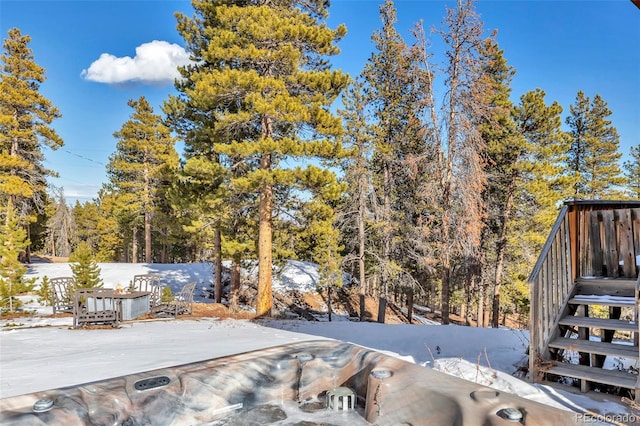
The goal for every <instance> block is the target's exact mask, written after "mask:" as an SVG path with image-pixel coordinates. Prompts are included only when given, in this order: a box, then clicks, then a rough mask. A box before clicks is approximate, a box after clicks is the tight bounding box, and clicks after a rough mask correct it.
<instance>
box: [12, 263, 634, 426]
mask: <svg viewBox="0 0 640 426" xmlns="http://www.w3.org/2000/svg"><path fill="white" fill-rule="evenodd" d="M99 266H100V268H101V276H102V277H103V279H104V284H105V287H115V286H116V285H117V284H121V285H123V286H126V285H127V284H128V282H129V280H131V278H132V277H133V275H135V274H143V273H160V274H162V276H163V283H164V284H166V285H169V286H171V288H172V290H174V292H176V291H177V290H178V289H179V288H181V287H182V286H183V285H184V284H186V283H187V282H191V281H195V282H197V283H198V288H200V289H204V288H207V287H209V285H210V274H211V266H210V265H208V264H177V265H164V264H163V265H160V264H149V265H147V264H100V265H99ZM281 272H282V274H281V276H284V277H285V278H284V279H280V278H277V279H276V280H275V281H274V288H275V289H276V291H277V289H279V288H283V287H286V288H297V289H299V290H301V291H314V290H315V285H316V282H317V280H318V276H317V271H316V270H315V268H314V267H313V265H311V264H308V263H304V262H290V263H289V264H288V265H287V266H286V267H285V268H284V269H283V271H281ZM28 275H29V276H32V277H39V278H41V277H42V276H44V275H47V276H48V277H50V278H53V277H56V276H70V275H71V270H70V268H69V266H68V264H60V263H37V264H32V265H30V267H29V272H28ZM195 296H196V300H198V301H201V302H208V303H211V300H210V299H205V298H204V293H203V292H201V291H199V292H197V294H196V295H195ZM24 300H25V302H26V305H25V307H26V308H28V309H33V310H35V311H36V312H37V314H36V315H34V316H31V317H21V318H18V319H14V320H2V321H0V327H1V331H0V397H3V398H4V397H9V396H14V395H20V394H23V393H31V392H35V391H41V390H46V389H52V388H58V387H62V386H68V385H73V384H79V383H85V382H90V381H95V380H101V379H105V378H110V377H115V376H120V375H125V374H131V373H135V372H141V371H146V370H152V369H157V368H162V367H169V366H173V365H179V364H184V363H188V362H195V361H201V360H205V359H210V358H216V357H221V356H227V355H231V354H235V353H242V352H246V351H251V350H256V349H262V348H266V347H271V346H277V345H282V344H287V343H293V342H300V341H309V340H316V339H337V340H341V341H345V342H350V343H354V344H357V345H361V346H365V347H368V348H372V349H375V350H378V351H380V352H384V353H386V354H389V355H392V356H396V357H399V358H402V359H405V360H408V361H411V362H414V363H417V364H420V365H424V366H425V368H435V369H437V370H440V371H443V372H445V373H448V374H451V375H455V376H458V377H461V378H464V379H466V380H471V381H473V382H477V383H480V384H483V385H486V386H490V387H493V388H496V389H498V390H501V391H503V392H509V393H512V394H516V395H519V396H522V397H525V398H528V399H531V400H535V401H538V402H542V403H544V404H548V405H552V406H555V407H559V408H563V409H567V410H573V411H576V412H590V413H594V414H599V415H602V416H605V417H603V418H606V419H620V418H629V417H628V416H629V415H630V414H631V415H635V414H637V413H634V412H632V410H631V408H630V407H629V406H628V405H626V404H623V403H621V402H620V401H619V399H617V398H615V397H611V396H608V395H604V394H599V395H597V396H593V395H581V394H574V393H569V392H563V391H560V390H557V389H554V388H551V387H548V386H541V385H532V384H530V383H528V382H526V381H523V380H520V379H517V378H516V377H514V376H513V375H512V374H513V373H514V371H515V370H516V366H517V365H519V364H522V361H523V360H524V359H525V356H526V355H525V350H526V348H527V345H528V337H529V336H528V332H527V331H526V330H514V329H507V328H500V329H482V328H471V327H462V326H455V325H447V326H441V325H428V324H426V325H389V324H377V323H359V322H352V321H348V319H347V318H341V317H339V316H336V315H334V320H335V321H333V322H307V321H294V320H290V321H289V320H287V321H284V320H260V321H243V320H229V319H224V320H223V319H217V318H206V319H200V320H190V319H180V320H167V319H158V320H146V321H134V322H125V323H123V324H122V326H121V327H120V328H119V329H91V330H87V329H78V330H74V329H72V328H71V322H72V319H71V318H69V317H66V318H53V317H49V316H47V315H46V314H50V313H51V308H50V307H42V306H39V305H38V304H37V302H36V301H35V296H34V297H25V298H24ZM625 415H626V416H627V417H624V416H625ZM614 423H615V422H614ZM618 424H620V422H618ZM623 424H624V423H623Z"/></svg>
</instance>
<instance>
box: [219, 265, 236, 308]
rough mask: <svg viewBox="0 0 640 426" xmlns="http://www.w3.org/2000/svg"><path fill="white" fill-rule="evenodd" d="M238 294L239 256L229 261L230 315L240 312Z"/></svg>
mask: <svg viewBox="0 0 640 426" xmlns="http://www.w3.org/2000/svg"><path fill="white" fill-rule="evenodd" d="M239 292H240V255H234V256H233V258H232V260H231V283H230V285H229V311H231V312H232V313H237V312H238V311H239V310H240V307H239V305H238V298H239V294H238V293H239ZM218 303H219V302H218Z"/></svg>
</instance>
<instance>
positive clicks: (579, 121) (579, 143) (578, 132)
mask: <svg viewBox="0 0 640 426" xmlns="http://www.w3.org/2000/svg"><path fill="white" fill-rule="evenodd" d="M610 115H611V110H609V108H608V107H607V103H606V102H605V101H604V100H603V99H602V97H600V95H595V96H594V98H593V101H590V100H589V98H588V97H587V96H585V94H584V93H583V92H582V91H580V92H578V95H577V97H576V101H575V103H574V104H573V105H571V107H570V115H569V117H567V119H566V122H567V124H568V125H569V128H570V131H569V134H570V137H571V147H570V149H569V157H568V165H569V171H570V172H571V174H572V176H573V177H574V178H575V179H576V183H575V188H574V193H573V196H574V198H588V199H606V198H617V197H618V196H619V193H620V191H619V187H620V185H622V184H624V178H623V176H622V171H621V170H620V166H619V164H618V161H619V160H620V157H621V156H622V154H620V152H619V151H618V149H619V146H620V138H619V136H618V132H617V130H616V128H615V127H614V126H613V125H612V123H611V120H609V119H608V117H609V116H610Z"/></svg>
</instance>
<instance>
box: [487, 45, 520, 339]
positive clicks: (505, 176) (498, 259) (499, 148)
mask: <svg viewBox="0 0 640 426" xmlns="http://www.w3.org/2000/svg"><path fill="white" fill-rule="evenodd" d="M480 54H481V55H482V57H483V62H484V64H483V71H484V73H485V74H486V78H487V79H488V84H489V89H490V90H488V91H487V93H486V99H485V103H486V104H487V105H489V106H490V107H491V112H490V114H489V115H487V116H486V118H484V119H483V120H482V122H481V124H480V126H481V132H482V138H483V140H484V141H485V142H486V144H487V152H486V155H487V158H488V160H487V166H486V174H487V187H486V190H485V192H484V200H485V204H486V206H487V207H486V209H487V217H486V226H485V227H484V232H483V238H482V246H483V248H482V250H481V252H482V253H483V256H482V257H483V260H484V263H485V267H490V268H487V269H489V271H488V272H487V274H486V275H487V276H490V277H492V284H493V286H492V287H493V301H492V309H491V310H492V318H491V325H492V326H493V327H495V328H497V327H498V326H499V312H500V290H501V286H502V282H503V278H504V270H505V255H506V252H507V241H508V229H509V225H510V222H511V218H512V215H513V213H514V203H515V199H516V197H517V196H518V192H517V190H518V187H519V184H520V169H519V168H520V165H521V162H522V161H523V158H524V157H525V155H526V153H527V151H526V150H525V147H524V139H523V138H522V137H521V136H520V135H519V134H518V132H517V128H516V124H515V122H514V120H513V117H512V110H513V103H512V102H511V100H510V96H511V80H512V78H513V76H514V75H515V70H514V69H513V68H512V67H510V66H509V65H508V64H507V61H506V60H505V58H504V52H503V51H502V50H501V49H500V48H499V47H498V44H497V43H496V42H495V41H493V40H486V41H485V42H484V43H483V45H482V47H481V49H480ZM491 245H493V247H491ZM484 287H485V286H484V284H483V283H481V284H480V288H479V290H480V295H479V296H480V297H479V300H478V303H479V305H480V306H479V307H478V325H479V326H480V325H482V324H483V323H484V318H483V316H484V312H483V311H484V310H483V309H482V305H483V304H484V303H483V299H484V297H483V294H484Z"/></svg>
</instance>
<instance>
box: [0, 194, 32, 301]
mask: <svg viewBox="0 0 640 426" xmlns="http://www.w3.org/2000/svg"><path fill="white" fill-rule="evenodd" d="M28 246H29V240H28V239H27V232H26V231H25V229H24V228H23V227H21V226H20V225H19V221H18V217H17V215H16V213H15V209H14V208H13V206H12V205H11V200H9V202H8V210H7V216H6V219H5V221H4V222H3V223H0V309H3V310H5V309H8V310H9V312H13V311H14V310H15V309H17V308H19V307H20V300H19V299H17V298H16V297H15V296H16V295H18V294H21V293H26V292H28V291H31V290H32V288H33V281H34V280H26V279H25V278H24V274H25V273H26V272H27V268H26V267H25V266H23V265H22V264H21V263H20V260H18V256H19V255H20V253H21V252H22V251H23V250H25V249H26V248H27V247H28Z"/></svg>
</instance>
